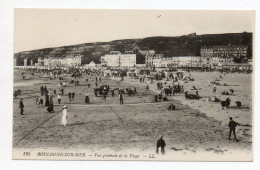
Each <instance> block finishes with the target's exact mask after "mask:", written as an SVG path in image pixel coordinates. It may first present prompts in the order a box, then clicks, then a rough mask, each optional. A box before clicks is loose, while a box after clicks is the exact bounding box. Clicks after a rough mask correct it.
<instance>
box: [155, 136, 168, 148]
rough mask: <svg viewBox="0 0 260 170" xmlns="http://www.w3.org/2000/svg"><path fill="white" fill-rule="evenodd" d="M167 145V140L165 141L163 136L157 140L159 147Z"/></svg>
mask: <svg viewBox="0 0 260 170" xmlns="http://www.w3.org/2000/svg"><path fill="white" fill-rule="evenodd" d="M165 146H166V143H165V141H164V140H163V139H162V138H160V139H159V140H158V141H157V145H156V147H157V148H159V147H161V148H164V147H165Z"/></svg>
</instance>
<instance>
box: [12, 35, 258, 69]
mask: <svg viewBox="0 0 260 170" xmlns="http://www.w3.org/2000/svg"><path fill="white" fill-rule="evenodd" d="M252 39H253V35H252V33H248V32H243V33H228V34H205V35H196V36H189V35H183V36H178V37H148V38H142V39H124V40H115V41H110V42H96V43H85V44H78V45H71V46H63V47H55V48H45V49H38V50H32V51H25V52H19V53H15V54H14V57H15V58H17V59H18V61H17V65H23V59H24V58H26V57H29V58H30V59H32V60H33V61H34V62H37V59H38V58H39V57H62V56H65V55H66V54H82V55H83V58H82V64H88V63H89V62H91V61H94V62H95V63H100V57H101V56H102V55H104V54H106V53H107V52H109V51H111V50H116V51H121V52H124V51H129V50H132V51H134V52H136V53H137V64H142V63H144V62H145V60H144V55H143V53H139V52H138V50H140V51H143V50H154V51H156V53H161V54H164V56H199V55H200V48H201V46H213V45H228V44H232V45H248V46H249V58H252Z"/></svg>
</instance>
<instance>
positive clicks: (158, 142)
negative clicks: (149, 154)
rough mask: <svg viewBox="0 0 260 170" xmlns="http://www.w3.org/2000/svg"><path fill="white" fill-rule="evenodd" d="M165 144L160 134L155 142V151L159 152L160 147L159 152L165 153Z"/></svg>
mask: <svg viewBox="0 0 260 170" xmlns="http://www.w3.org/2000/svg"><path fill="white" fill-rule="evenodd" d="M165 146H166V143H165V141H164V140H163V135H161V136H160V139H159V140H158V141H157V144H156V153H157V154H159V148H160V147H161V154H162V155H164V154H165V150H164V147H165Z"/></svg>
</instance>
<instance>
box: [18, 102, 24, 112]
mask: <svg viewBox="0 0 260 170" xmlns="http://www.w3.org/2000/svg"><path fill="white" fill-rule="evenodd" d="M19 108H20V109H21V112H20V113H21V115H23V108H24V105H23V99H21V100H20V107H19Z"/></svg>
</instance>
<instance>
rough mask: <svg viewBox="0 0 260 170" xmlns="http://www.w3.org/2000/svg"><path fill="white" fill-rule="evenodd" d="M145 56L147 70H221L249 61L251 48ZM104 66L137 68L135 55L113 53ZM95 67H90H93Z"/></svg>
mask: <svg viewBox="0 0 260 170" xmlns="http://www.w3.org/2000/svg"><path fill="white" fill-rule="evenodd" d="M140 53H142V55H145V66H146V67H156V68H159V67H197V66H218V65H223V64H231V63H234V59H235V58H242V59H246V58H247V57H248V46H246V45H227V46H211V47H201V49H200V56H172V57H171V56H164V55H163V54H156V53H155V51H153V50H149V51H140ZM82 57H83V55H75V54H68V55H66V56H64V57H45V58H42V57H40V58H38V63H33V61H32V60H29V59H28V58H25V59H24V65H25V66H28V65H35V66H48V67H50V66H51V67H59V66H61V67H62V66H68V67H73V66H81V65H82V62H81V61H82ZM100 61H101V66H108V67H137V65H138V64H137V63H136V54H135V53H134V52H133V51H125V52H124V53H121V52H120V51H110V52H108V53H107V54H105V55H104V56H101V58H100ZM94 64H95V63H91V65H94Z"/></svg>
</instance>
